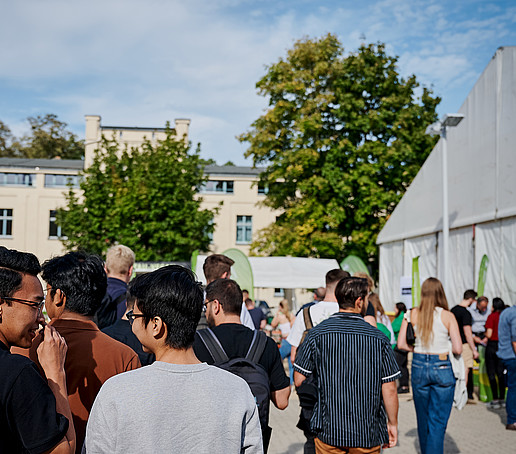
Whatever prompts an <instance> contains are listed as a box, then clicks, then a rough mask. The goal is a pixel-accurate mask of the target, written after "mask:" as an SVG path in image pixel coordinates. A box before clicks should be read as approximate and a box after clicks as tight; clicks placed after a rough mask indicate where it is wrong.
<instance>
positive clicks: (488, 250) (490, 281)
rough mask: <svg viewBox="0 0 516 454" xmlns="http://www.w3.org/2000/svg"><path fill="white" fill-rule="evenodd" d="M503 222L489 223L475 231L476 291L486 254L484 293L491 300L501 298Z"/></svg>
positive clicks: (479, 226)
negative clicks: (481, 263)
mask: <svg viewBox="0 0 516 454" xmlns="http://www.w3.org/2000/svg"><path fill="white" fill-rule="evenodd" d="M500 243H501V222H499V221H496V222H488V223H486V224H482V225H477V226H476V229H475V287H474V288H475V290H476V288H477V282H478V271H479V266H480V261H481V260H482V256H483V255H484V254H486V255H487V257H488V258H489V265H488V267H487V277H486V285H485V288H484V293H485V295H486V296H487V297H489V298H490V299H491V298H492V297H493V296H500V294H501V293H500V291H501V288H500V287H501V286H500V282H501V277H502V257H501V248H500V246H501V244H500Z"/></svg>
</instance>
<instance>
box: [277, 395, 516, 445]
mask: <svg viewBox="0 0 516 454" xmlns="http://www.w3.org/2000/svg"><path fill="white" fill-rule="evenodd" d="M298 415H299V401H298V400H297V395H296V394H295V393H294V394H293V395H292V396H291V400H290V404H289V406H288V408H287V409H286V410H285V411H279V410H277V409H276V408H274V407H273V408H271V421H270V425H271V427H272V429H273V432H272V439H271V444H270V448H269V453H270V454H299V453H301V454H302V452H303V443H304V437H303V434H302V432H301V431H300V430H299V429H297V428H296V423H297V419H298ZM385 452H386V453H388V454H390V453H392V454H415V453H419V452H420V451H419V446H418V442H417V428H416V413H415V411H414V403H413V402H412V397H411V396H410V395H407V394H404V395H400V411H399V441H398V446H396V447H395V448H393V449H390V450H385ZM444 452H445V453H446V454H455V453H464V454H469V453H471V454H483V453H495V454H516V432H515V431H509V430H505V409H500V410H490V409H488V408H487V406H486V404H484V403H482V402H478V403H477V404H475V405H466V407H465V408H464V409H463V410H461V411H458V410H456V409H453V410H452V414H451V417H450V421H449V422H448V429H447V431H446V440H445V446H444Z"/></svg>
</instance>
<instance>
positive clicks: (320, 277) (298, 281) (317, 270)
mask: <svg viewBox="0 0 516 454" xmlns="http://www.w3.org/2000/svg"><path fill="white" fill-rule="evenodd" d="M206 257H207V256H206V255H199V256H198V257H197V266H196V269H195V274H197V278H198V279H199V280H202V281H203V283H205V282H206V281H205V279H204V273H203V271H202V266H203V264H204V260H206ZM249 263H250V264H251V268H252V270H253V275H254V286H255V287H262V288H317V287H321V286H323V287H324V285H325V280H324V279H325V276H326V273H327V272H328V271H330V270H333V269H336V268H340V267H339V264H338V262H337V260H335V259H313V258H305V257H249Z"/></svg>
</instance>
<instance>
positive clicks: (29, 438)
mask: <svg viewBox="0 0 516 454" xmlns="http://www.w3.org/2000/svg"><path fill="white" fill-rule="evenodd" d="M40 271H41V268H40V265H39V261H38V259H37V258H36V256H35V255H33V254H29V253H24V252H18V251H15V250H14V249H11V250H9V249H7V248H5V247H3V246H2V247H0V452H1V453H4V452H5V453H15V452H30V453H43V452H55V451H56V450H59V452H69V453H73V452H75V444H76V443H75V431H74V426H73V421H72V414H71V411H70V405H69V404H68V397H67V392H66V376H65V371H64V361H65V357H66V350H67V347H66V342H65V341H64V339H63V338H62V337H61V336H60V335H59V333H58V332H57V331H56V330H55V328H53V327H51V326H48V325H47V326H44V325H45V319H44V317H43V314H42V309H43V304H44V296H43V289H42V287H41V282H40V281H39V279H38V277H37V275H38V274H39V272H40ZM39 325H43V326H44V340H43V342H42V343H41V345H40V346H39V347H38V350H37V354H38V360H39V362H40V364H41V366H42V368H43V370H44V372H45V376H46V377H47V380H48V382H47V381H46V380H45V379H44V378H42V376H41V375H40V374H39V371H38V369H37V367H36V365H35V364H34V363H33V362H32V361H31V360H30V359H28V358H25V357H23V356H20V355H13V354H11V353H10V349H11V347H21V348H28V347H30V346H31V344H32V339H33V338H34V337H35V336H36V331H37V330H38V329H39Z"/></svg>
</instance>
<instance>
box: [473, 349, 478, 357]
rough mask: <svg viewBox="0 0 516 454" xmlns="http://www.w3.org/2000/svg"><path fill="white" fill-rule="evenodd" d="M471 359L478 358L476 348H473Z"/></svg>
mask: <svg viewBox="0 0 516 454" xmlns="http://www.w3.org/2000/svg"><path fill="white" fill-rule="evenodd" d="M473 359H478V350H477V349H476V348H475V349H474V350H473Z"/></svg>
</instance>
